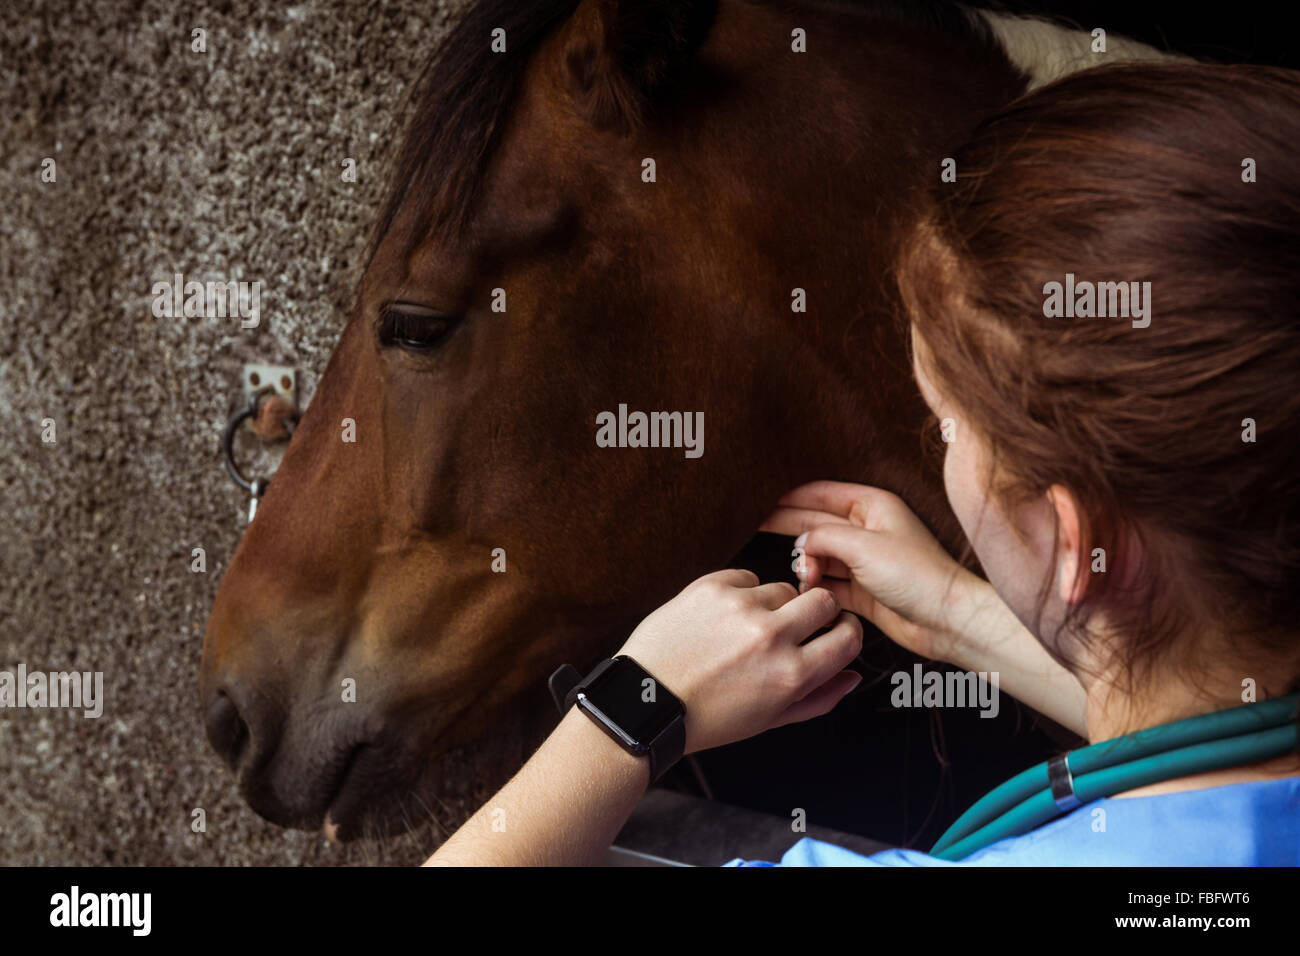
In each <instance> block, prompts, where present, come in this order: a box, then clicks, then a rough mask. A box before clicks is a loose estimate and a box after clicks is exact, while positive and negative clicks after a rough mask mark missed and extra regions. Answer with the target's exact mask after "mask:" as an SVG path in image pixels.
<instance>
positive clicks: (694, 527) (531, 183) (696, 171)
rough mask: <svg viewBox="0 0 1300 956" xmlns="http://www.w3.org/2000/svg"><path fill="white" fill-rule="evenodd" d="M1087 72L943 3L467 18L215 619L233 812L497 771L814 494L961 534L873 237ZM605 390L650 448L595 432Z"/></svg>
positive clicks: (397, 172) (319, 812)
mask: <svg viewBox="0 0 1300 956" xmlns="http://www.w3.org/2000/svg"><path fill="white" fill-rule="evenodd" d="M1044 30H1046V31H1047V33H1046V34H1044V33H1043V31H1044ZM1043 36H1048V39H1047V40H1044V39H1043ZM1143 56H1150V57H1156V56H1159V54H1157V53H1156V52H1155V51H1153V50H1150V48H1138V47H1136V46H1130V47H1128V49H1127V57H1128V58H1135V57H1136V58H1140V57H1143ZM1094 59H1095V58H1094ZM1089 62H1090V61H1089V55H1088V52H1087V35H1086V34H1077V33H1075V32H1073V31H1069V30H1066V29H1064V28H1060V27H1055V26H1051V27H1050V28H1049V27H1047V26H1045V25H1044V24H1042V23H1041V22H1040V21H1018V20H1016V18H1013V17H1007V16H1002V15H992V14H984V13H975V12H970V11H966V10H964V9H961V8H956V7H951V6H947V5H943V4H931V3H879V2H871V3H860V4H833V3H821V2H798V3H784V2H775V0H770V2H769V0H716V2H715V0H678V2H667V0H640V2H632V0H539V2H535V3H528V4H517V3H515V2H513V0H479V2H478V3H476V4H474V5H473V6H472V7H471V8H470V9H469V10H468V12H467V13H466V14H465V15H464V16H463V18H462V19H461V20H460V21H459V23H458V24H457V26H456V27H455V28H454V29H453V30H452V31H451V33H450V34H449V36H448V37H447V39H446V40H445V41H444V42H443V43H442V45H441V46H440V48H439V49H438V51H436V52H435V54H434V55H433V57H432V58H431V60H430V62H429V64H428V66H427V67H426V69H425V71H424V72H423V73H422V75H421V78H420V80H419V82H418V84H417V85H416V87H415V88H414V92H413V94H412V96H411V116H410V120H409V123H408V125H407V128H406V133H405V136H404V138H403V139H402V141H401V145H400V147H399V149H398V150H397V152H396V155H395V159H394V162H393V170H392V174H391V182H390V186H389V189H388V192H387V193H386V196H385V198H384V200H383V203H382V206H381V209H380V211H379V214H378V217H377V220H376V224H375V228H374V231H373V236H372V239H371V242H370V245H369V249H368V258H367V262H366V266H365V269H364V272H363V274H362V276H361V279H360V281H359V284H358V290H357V295H356V301H355V306H354V307H353V309H352V312H351V315H350V317H349V319H348V322H347V324H346V326H345V328H344V330H343V332H342V334H341V336H340V338H339V341H338V344H337V347H336V348H335V350H334V352H333V354H332V356H331V357H330V359H329V362H328V364H327V367H326V369H325V371H324V373H323V375H322V376H321V378H320V380H319V384H318V386H317V389H316V392H315V395H314V397H313V400H312V402H311V404H310V406H309V407H308V408H307V410H306V412H305V414H304V416H303V418H302V420H301V422H300V423H299V425H298V427H297V429H296V431H295V433H294V435H293V438H292V441H291V443H290V444H289V446H288V449H287V451H286V453H285V456H284V458H283V460H282V462H281V464H280V466H279V470H278V472H277V473H276V475H275V478H274V480H273V481H272V482H271V485H270V487H269V489H268V491H267V493H266V495H265V497H264V498H263V500H262V501H261V504H260V506H259V508H258V510H257V513H256V518H255V520H253V522H252V523H251V525H250V526H249V528H248V530H247V531H246V533H245V534H244V537H243V539H242V541H241V542H240V544H239V547H238V549H237V551H236V553H235V555H234V558H233V559H232V561H231V563H230V565H229V568H228V570H227V571H226V573H225V575H224V577H223V580H222V582H221V585H220V589H219V592H218V594H217V597H216V601H215V604H214V606H213V609H212V613H211V617H210V620H209V623H208V628H207V632H206V635H205V640H204V647H203V659H202V664H201V669H200V694H201V699H202V708H203V719H204V724H205V728H206V731H207V736H208V739H209V741H210V743H211V745H212V746H213V748H214V749H215V750H216V751H217V753H218V754H220V755H221V757H222V758H223V759H224V760H225V761H226V763H227V764H228V765H229V766H230V768H231V769H232V771H233V773H234V775H235V777H236V780H237V782H238V786H239V788H240V791H241V793H242V795H243V796H244V798H245V799H246V800H247V802H248V803H249V804H250V805H251V806H252V807H253V809H255V810H256V811H257V812H258V813H260V814H261V815H263V816H264V817H266V818H267V819H269V820H271V821H274V822H275V823H278V824H280V825H283V826H288V827H299V828H319V827H322V826H323V827H325V829H326V831H327V832H328V833H329V834H330V835H331V836H332V837H335V838H338V839H344V840H345V839H351V838H353V837H356V836H358V835H362V834H363V833H371V832H393V831H397V830H401V829H403V828H405V827H406V826H407V825H408V821H409V819H410V816H409V811H410V810H411V808H412V806H413V803H412V802H413V801H421V802H422V800H423V797H422V795H435V796H436V795H438V794H448V793H451V792H452V791H454V790H455V789H456V788H457V787H458V786H460V785H464V784H465V778H466V777H470V778H473V780H474V781H475V782H476V783H482V782H484V780H486V779H488V778H489V777H490V778H492V779H503V777H502V775H503V774H504V773H508V772H509V770H510V769H512V767H517V766H518V762H519V761H520V760H521V759H522V754H523V752H524V750H526V747H522V746H521V745H519V744H518V743H517V740H519V739H537V738H536V737H533V738H530V737H529V734H530V733H531V734H536V733H538V732H539V730H538V728H541V731H544V730H545V728H546V721H545V719H544V718H542V717H541V716H540V714H541V711H540V708H541V707H544V706H546V704H547V699H546V695H545V690H544V682H545V677H546V675H547V674H549V673H550V672H551V671H552V670H553V669H554V668H555V667H556V666H557V665H558V664H560V663H564V662H571V663H576V664H580V665H581V664H584V663H588V664H589V663H592V662H594V661H595V660H596V659H597V658H598V657H600V656H602V655H603V654H607V653H610V652H612V650H613V649H614V648H615V647H616V646H617V644H618V643H619V642H620V641H621V640H622V637H623V636H625V635H626V634H627V633H629V632H630V630H631V628H632V627H634V626H635V624H636V622H637V621H638V620H639V619H640V618H641V617H643V616H644V615H645V614H646V613H648V612H649V611H650V610H652V609H653V608H654V607H655V606H657V605H658V604H659V603H661V602H662V601H664V600H665V599H666V598H668V597H670V596H671V595H672V594H673V593H675V591H677V590H678V589H680V588H681V587H682V586H684V585H685V584H686V583H688V582H689V581H690V580H692V579H693V578H695V577H697V576H698V575H700V574H702V573H704V572H706V571H709V570H713V569H715V568H718V567H721V566H723V565H724V564H725V563H726V562H727V561H728V559H729V558H730V557H731V556H733V555H734V554H736V552H737V551H738V549H740V548H741V546H743V545H744V544H745V542H746V541H747V540H749V539H750V538H751V537H752V536H753V535H754V533H755V530H756V529H757V528H758V526H759V524H760V523H761V521H762V519H763V518H764V517H765V516H766V515H767V514H768V513H769V512H770V511H771V509H772V508H773V506H774V504H775V503H776V501H777V500H778V498H779V496H780V495H781V494H782V493H783V492H785V491H786V490H788V489H790V488H792V487H794V486H797V485H799V484H801V483H803V482H806V481H808V480H811V479H814V478H821V477H834V478H840V479H845V480H855V481H862V482H866V483H869V484H873V485H879V486H883V487H886V488H889V489H891V490H893V491H895V492H897V493H899V494H900V495H902V496H903V497H904V498H905V499H906V500H907V501H908V502H909V504H910V505H911V506H912V507H913V509H914V510H915V511H916V512H917V513H918V514H919V515H920V516H921V517H922V518H923V519H924V520H925V521H926V522H927V523H928V524H929V525H930V527H931V528H932V529H934V531H935V532H936V534H937V535H938V536H939V537H940V539H941V540H942V541H943V542H944V543H945V544H946V545H947V546H949V547H950V548H956V547H957V546H958V545H959V543H960V541H961V537H960V532H959V529H958V527H957V525H956V522H955V519H954V518H953V516H952V515H951V513H950V511H949V510H948V508H947V505H946V502H945V499H944V495H943V489H942V481H941V478H940V475H939V470H938V468H937V467H936V465H935V464H934V461H933V456H932V455H930V454H928V451H927V448H928V447H929V445H930V444H931V443H930V442H927V440H926V439H925V438H924V437H923V435H924V433H925V431H926V429H925V423H926V420H927V412H926V409H925V406H924V404H923V402H922V400H921V398H920V396H919V394H918V393H917V391H916V388H915V387H914V385H913V383H912V380H911V375H910V361H909V358H908V349H907V343H906V338H905V337H906V328H905V325H904V324H903V323H901V322H900V321H899V318H898V311H897V308H896V304H895V296H894V292H893V286H892V280H891V278H890V268H889V267H890V263H891V259H892V255H893V250H894V249H895V247H896V245H897V243H898V242H899V239H900V236H901V235H902V232H903V230H904V229H905V228H906V226H907V224H908V223H909V222H910V221H911V220H912V218H913V217H914V216H915V214H916V210H917V208H918V203H920V202H921V201H922V196H923V195H924V191H925V189H926V188H928V187H929V186H930V185H931V184H932V183H933V182H934V181H935V180H937V179H938V178H939V177H940V175H941V169H942V165H943V160H944V157H945V156H947V155H949V150H950V148H951V147H953V146H955V145H956V144H957V143H958V142H960V140H961V139H962V138H963V137H964V136H965V135H966V134H967V133H968V132H969V131H970V130H971V129H972V128H973V127H974V125H975V124H976V123H977V122H978V121H979V120H980V119H981V118H983V117H984V116H986V115H989V114H990V113H992V112H993V111H994V110H996V109H997V108H998V107H999V106H1002V105H1004V104H1006V103H1008V102H1010V101H1011V100H1013V99H1014V98H1015V97H1017V96H1019V95H1021V94H1022V93H1023V92H1024V91H1025V90H1027V89H1029V88H1030V87H1032V86H1034V85H1037V84H1039V83H1042V82H1046V81H1048V80H1050V79H1051V78H1052V76H1054V75H1057V74H1059V73H1061V72H1063V71H1066V70H1068V69H1072V68H1078V67H1079V66H1086V65H1089ZM627 409H630V410H632V413H636V412H640V413H641V414H642V415H643V416H650V415H654V414H656V413H658V414H660V415H663V416H665V417H662V418H659V419H654V420H655V421H658V423H659V424H660V425H661V426H662V428H660V429H659V432H662V437H663V438H664V441H662V442H660V441H655V442H653V444H652V443H651V442H650V441H649V440H647V439H646V437H645V434H644V431H645V429H644V428H642V429H641V431H640V439H641V440H640V441H637V440H636V439H637V437H638V431H637V428H636V427H627V426H626V424H623V425H622V426H620V428H618V429H617V430H616V431H617V432H618V436H617V438H618V440H604V441H602V440H599V436H600V434H601V432H602V427H603V426H602V425H601V424H600V423H601V422H604V423H605V424H606V425H607V424H608V423H609V421H611V419H610V418H609V417H608V416H611V415H620V416H622V418H621V419H620V420H621V421H622V422H624V423H626V422H627V421H629V420H631V419H632V418H633V414H631V413H628V412H627V411H626V410H627ZM674 414H680V415H681V416H682V417H683V419H686V420H689V421H699V422H700V423H701V426H702V428H703V431H702V433H701V435H700V436H699V442H700V446H699V447H700V451H701V452H702V453H701V454H698V455H692V454H687V453H684V451H683V449H682V448H681V447H680V440H679V439H680V435H679V434H678V433H677V431H676V428H677V423H678V422H679V421H681V420H683V419H677V418H672V415H674ZM647 420H648V419H647V418H646V417H642V418H641V419H638V420H637V424H640V425H643V424H644V422H645V421H647ZM605 431H606V438H607V439H609V438H610V434H611V433H609V431H608V429H605ZM656 434H658V433H656ZM705 439H707V441H706V440H705ZM655 446H658V447H655ZM512 741H515V743H512ZM494 754H495V755H497V756H496V757H495V758H494V757H493V756H492V755H494ZM502 755H504V756H502ZM467 768H470V769H467ZM485 768H486V769H485Z"/></svg>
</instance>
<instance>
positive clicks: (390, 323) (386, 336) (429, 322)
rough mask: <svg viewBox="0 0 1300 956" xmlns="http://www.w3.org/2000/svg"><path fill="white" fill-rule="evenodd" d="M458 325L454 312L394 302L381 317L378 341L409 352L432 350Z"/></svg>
mask: <svg viewBox="0 0 1300 956" xmlns="http://www.w3.org/2000/svg"><path fill="white" fill-rule="evenodd" d="M455 327H456V320H455V319H454V318H453V317H452V316H448V315H443V314H441V313H439V312H434V311H433V310H431V309H419V308H414V307H397V306H394V307H390V308H388V309H385V310H384V311H383V313H382V314H381V315H380V317H379V344H380V345H382V346H383V347H384V348H399V349H404V350H405V351H407V352H430V351H432V350H433V349H435V348H437V347H438V345H439V344H440V343H441V342H442V340H443V339H445V338H446V337H447V334H448V333H449V332H450V331H451V330H452V329H453V328H455Z"/></svg>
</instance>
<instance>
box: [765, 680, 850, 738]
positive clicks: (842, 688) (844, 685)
mask: <svg viewBox="0 0 1300 956" xmlns="http://www.w3.org/2000/svg"><path fill="white" fill-rule="evenodd" d="M860 683H862V675H861V674H858V673H856V672H854V671H840V672H839V673H838V674H836V675H835V676H834V677H832V678H831V679H830V680H828V681H827V682H826V683H824V684H822V685H821V686H820V687H818V688H817V689H816V690H814V691H813V692H812V693H810V694H808V695H807V696H806V697H804V698H803V700H799V701H795V702H794V703H793V704H791V705H790V706H789V707H787V708H786V709H785V710H784V711H783V712H782V713H781V716H779V717H778V718H777V719H776V723H775V724H773V725H772V726H774V727H782V726H784V725H785V724H797V723H798V722H799V721H801V720H811V719H812V718H814V717H821V716H822V715H823V714H828V713H830V712H831V711H832V710H834V709H835V705H836V704H838V703H839V702H840V701H841V700H843V699H844V698H845V697H846V696H847V695H848V693H849V692H850V691H851V690H853V688H855V687H857V686H858V685H859V684H860Z"/></svg>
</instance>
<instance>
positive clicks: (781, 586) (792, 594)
mask: <svg viewBox="0 0 1300 956" xmlns="http://www.w3.org/2000/svg"><path fill="white" fill-rule="evenodd" d="M752 593H753V595H754V597H755V598H757V599H758V602H759V603H760V604H762V605H763V607H765V608H767V609H768V610H769V611H775V610H776V609H777V608H779V607H784V606H785V605H786V604H789V603H790V602H791V601H793V600H794V599H795V598H797V597H798V596H799V591H798V590H797V589H796V588H795V586H794V585H793V584H790V583H789V582H786V581H775V582H773V583H771V584H760V585H759V586H758V587H756V588H754V589H753V592H752Z"/></svg>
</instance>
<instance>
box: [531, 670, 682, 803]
mask: <svg viewBox="0 0 1300 956" xmlns="http://www.w3.org/2000/svg"><path fill="white" fill-rule="evenodd" d="M613 664H614V658H612V657H610V658H606V659H605V660H603V661H601V662H600V663H599V664H597V665H596V667H595V669H593V670H592V672H591V673H590V674H588V675H587V676H586V677H583V676H582V675H581V673H580V672H579V671H578V669H577V668H576V667H574V666H573V665H572V664H562V665H560V666H559V667H558V668H556V670H555V672H554V673H552V674H551V676H550V677H549V678H548V679H547V681H546V686H547V687H548V688H549V690H550V692H551V700H552V701H553V702H554V703H555V709H556V710H558V711H559V712H560V715H561V716H563V715H564V714H565V713H567V712H568V709H569V708H570V707H572V706H573V704H574V701H576V700H577V699H578V692H579V691H581V690H582V688H583V687H585V686H586V685H587V684H588V683H590V682H591V681H593V680H594V679H595V678H597V677H599V676H600V675H601V674H602V673H604V671H605V670H606V669H607V668H609V667H612V666H613ZM643 669H644V668H643ZM588 716H589V717H590V716H591V715H590V714H588ZM592 719H593V720H594V719H595V718H594V717H593V718H592ZM685 752H686V721H685V719H683V717H682V716H681V715H679V716H678V717H677V718H676V719H675V720H674V721H672V723H670V724H669V725H668V726H667V727H665V728H664V729H663V730H662V731H660V733H659V735H658V736H656V737H655V739H654V740H652V741H650V744H649V749H648V750H647V751H646V756H647V757H649V759H650V782H651V783H654V782H656V781H657V780H658V779H659V778H660V777H662V776H663V775H664V774H665V773H667V772H668V770H669V769H670V768H671V767H672V766H673V765H674V764H675V763H677V761H679V760H681V759H682V754H684V753H685Z"/></svg>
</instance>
